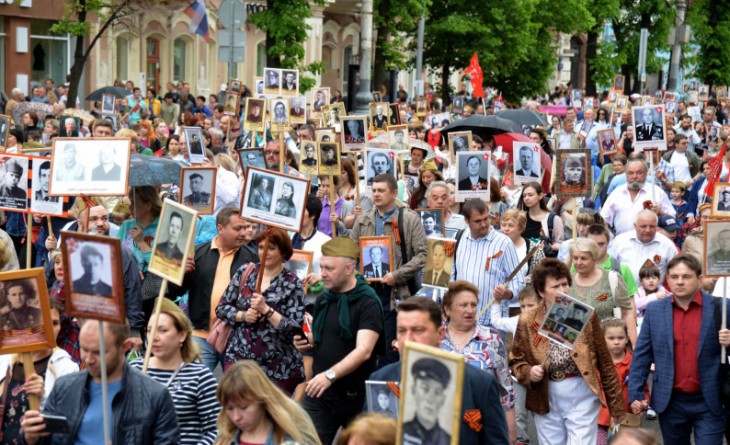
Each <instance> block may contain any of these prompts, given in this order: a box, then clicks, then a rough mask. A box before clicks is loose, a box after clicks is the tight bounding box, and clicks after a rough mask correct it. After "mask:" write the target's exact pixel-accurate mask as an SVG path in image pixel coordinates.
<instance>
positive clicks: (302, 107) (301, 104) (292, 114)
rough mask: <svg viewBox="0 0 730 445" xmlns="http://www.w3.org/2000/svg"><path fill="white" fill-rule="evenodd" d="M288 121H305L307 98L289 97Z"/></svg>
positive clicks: (296, 122) (293, 122)
mask: <svg viewBox="0 0 730 445" xmlns="http://www.w3.org/2000/svg"><path fill="white" fill-rule="evenodd" d="M289 122H291V123H292V124H305V123H307V100H306V99H305V98H304V96H295V97H292V98H290V99H289Z"/></svg>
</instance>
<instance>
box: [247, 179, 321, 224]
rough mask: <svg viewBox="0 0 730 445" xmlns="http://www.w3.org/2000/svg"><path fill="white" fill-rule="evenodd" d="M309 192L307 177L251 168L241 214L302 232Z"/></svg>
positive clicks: (250, 218)
mask: <svg viewBox="0 0 730 445" xmlns="http://www.w3.org/2000/svg"><path fill="white" fill-rule="evenodd" d="M308 193H309V180H307V179H304V178H299V177H294V176H290V175H285V174H282V173H277V172H272V171H268V170H262V169H258V168H253V167H252V168H249V170H248V174H247V175H246V182H245V184H244V192H243V195H242V196H241V217H243V218H246V219H249V220H252V221H255V222H258V223H259V224H266V225H269V226H273V227H279V228H281V229H284V230H291V231H294V232H299V231H300V230H301V226H302V218H303V217H304V208H305V206H304V203H305V201H306V198H307V194H308Z"/></svg>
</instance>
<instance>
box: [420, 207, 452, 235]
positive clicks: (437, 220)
mask: <svg viewBox="0 0 730 445" xmlns="http://www.w3.org/2000/svg"><path fill="white" fill-rule="evenodd" d="M414 212H416V213H418V216H420V217H421V224H423V230H424V231H425V232H426V237H427V238H430V237H433V236H436V237H438V236H445V235H446V225H445V224H444V211H443V209H415V210H414Z"/></svg>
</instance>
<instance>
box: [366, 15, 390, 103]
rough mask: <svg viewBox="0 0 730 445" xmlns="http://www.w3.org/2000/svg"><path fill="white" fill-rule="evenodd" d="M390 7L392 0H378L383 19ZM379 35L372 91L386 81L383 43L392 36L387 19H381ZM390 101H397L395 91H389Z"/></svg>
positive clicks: (376, 89)
mask: <svg viewBox="0 0 730 445" xmlns="http://www.w3.org/2000/svg"><path fill="white" fill-rule="evenodd" d="M388 9H390V0H380V1H379V2H378V16H379V17H380V18H381V19H382V18H384V17H388ZM377 33H378V37H377V38H376V39H375V59H374V63H373V84H372V88H371V90H372V91H380V87H381V86H382V85H383V83H385V66H386V60H385V53H384V52H383V45H384V43H385V42H387V41H388V39H389V38H390V27H389V26H388V23H387V21H385V20H381V23H380V25H379V26H378V30H377ZM388 95H389V96H390V101H391V102H395V99H394V92H393V91H388Z"/></svg>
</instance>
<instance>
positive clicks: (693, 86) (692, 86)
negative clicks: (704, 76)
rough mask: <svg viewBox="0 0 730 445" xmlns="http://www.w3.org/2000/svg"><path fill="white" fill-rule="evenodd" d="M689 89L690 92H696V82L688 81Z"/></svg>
mask: <svg viewBox="0 0 730 445" xmlns="http://www.w3.org/2000/svg"><path fill="white" fill-rule="evenodd" d="M689 89H690V90H692V91H696V90H697V81H696V80H690V81H689Z"/></svg>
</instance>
